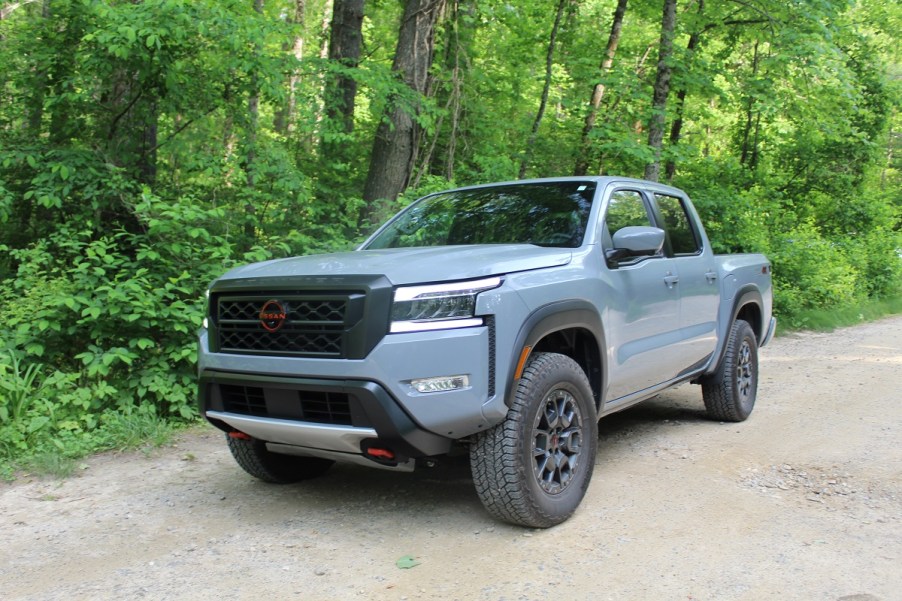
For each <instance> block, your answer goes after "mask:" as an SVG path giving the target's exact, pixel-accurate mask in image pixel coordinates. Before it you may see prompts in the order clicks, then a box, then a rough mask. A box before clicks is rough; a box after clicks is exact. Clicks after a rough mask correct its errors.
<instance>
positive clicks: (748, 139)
mask: <svg viewBox="0 0 902 601" xmlns="http://www.w3.org/2000/svg"><path fill="white" fill-rule="evenodd" d="M758 60H759V59H758V42H757V41H756V42H755V48H754V52H753V54H752V77H751V79H752V80H754V79H755V78H756V77H757V76H758ZM755 113H756V111H755V96H754V94H751V93H750V94H749V97H748V102H747V103H746V107H745V125H744V126H743V128H742V152H741V153H740V156H739V164H740V165H745V166H746V167H749V168H751V169H754V168H755V166H754V164H753V161H752V157H754V158H755V162H756V161H757V145H758V144H757V143H758V140H757V125H756V122H757V120H756V118H755ZM759 118H760V115H759ZM753 130H755V134H754V135H753V133H752V132H753Z"/></svg>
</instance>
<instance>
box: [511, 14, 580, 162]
mask: <svg viewBox="0 0 902 601" xmlns="http://www.w3.org/2000/svg"><path fill="white" fill-rule="evenodd" d="M567 1H568V0H559V2H558V5H557V14H555V16H554V25H553V26H552V27H551V38H550V39H549V40H548V52H547V53H546V54H545V84H544V85H543V86H542V98H541V100H540V101H539V110H538V111H537V112H536V118H535V120H534V121H533V122H532V131H531V132H530V133H529V139H528V140H527V142H526V149H525V150H524V152H523V160H521V161H520V173H519V175H518V177H519V178H520V179H523V177H524V176H525V175H526V166H527V165H528V164H529V160H530V159H531V158H532V148H533V146H534V145H535V143H536V136H537V135H538V133H539V127H540V126H541V125H542V118H543V117H544V116H545V107H546V106H547V105H548V93H549V91H550V90H551V73H552V69H553V67H554V48H555V45H556V44H557V33H558V29H560V26H561V17H562V16H563V15H564V7H565V6H566V5H567Z"/></svg>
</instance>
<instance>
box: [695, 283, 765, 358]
mask: <svg viewBox="0 0 902 601" xmlns="http://www.w3.org/2000/svg"><path fill="white" fill-rule="evenodd" d="M763 307H764V299H763V297H762V296H761V291H760V290H758V288H757V287H755V286H754V285H753V284H747V285H745V286H743V287H742V288H740V289H739V290H738V291H737V292H736V295H735V296H734V297H733V302H732V304H731V307H730V311H729V312H723V313H722V314H721V315H722V317H721V319H723V321H722V322H721V323H720V324H719V331H720V335H719V337H718V341H717V349H716V351H715V352H714V354H713V355H712V360H711V363H710V364H709V365H708V369H706V370H705V375H710V374H712V373H714V372H715V371H717V368H718V367H719V366H720V363H721V361H723V355H724V352H725V351H726V347H727V339H728V338H729V337H730V328H731V327H732V325H733V323H734V322H735V321H736V320H737V319H741V320H743V321H745V322H747V323H748V324H749V325H750V326H751V327H752V332H754V333H755V339H756V340H757V341H758V343H759V344H760V343H761V340H763V338H764V336H765V334H766V325H767V324H765V323H764V316H763V315H764V309H763Z"/></svg>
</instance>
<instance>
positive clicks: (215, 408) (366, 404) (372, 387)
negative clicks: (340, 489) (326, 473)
mask: <svg viewBox="0 0 902 601" xmlns="http://www.w3.org/2000/svg"><path fill="white" fill-rule="evenodd" d="M199 392H200V402H201V406H202V407H203V408H204V410H203V413H204V416H205V417H206V418H207V420H209V421H210V422H211V423H212V424H213V425H215V426H216V427H218V428H220V429H221V430H223V431H225V432H234V431H238V432H243V433H245V434H247V435H249V436H251V437H253V438H256V439H259V440H262V441H266V442H267V443H268V444H270V445H275V447H274V448H273V449H272V450H276V451H277V452H289V453H296V454H300V455H312V456H318V457H326V458H331V459H343V460H346V461H356V460H357V458H360V457H361V456H362V457H363V458H366V460H367V461H373V462H376V463H379V464H383V465H389V466H396V465H405V464H407V463H408V462H409V460H410V459H415V458H418V457H427V456H431V455H441V454H444V453H447V452H448V451H449V450H450V448H451V444H452V443H453V440H452V439H449V438H446V437H442V436H439V435H437V434H434V433H431V432H427V431H425V430H423V429H422V428H421V427H419V426H418V425H417V424H416V423H414V421H413V420H412V419H411V418H410V417H409V416H408V415H407V414H406V413H405V412H404V411H403V410H401V408H400V406H399V405H398V403H397V402H396V401H395V400H394V399H393V398H392V397H391V395H389V394H388V392H386V391H385V389H384V388H382V387H381V386H379V385H378V384H375V383H373V382H361V381H353V380H345V381H340V380H319V379H313V378H288V377H277V376H260V375H243V374H231V373H222V372H215V371H208V372H206V373H204V374H203V375H202V376H201V379H200V390H199ZM371 448H378V449H381V450H388V451H390V452H391V457H385V456H384V454H380V455H377V456H371V455H369V454H368V452H367V451H368V450H369V449H371Z"/></svg>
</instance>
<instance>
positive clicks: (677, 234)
mask: <svg viewBox="0 0 902 601" xmlns="http://www.w3.org/2000/svg"><path fill="white" fill-rule="evenodd" d="M655 200H656V201H657V203H658V210H659V211H660V213H661V217H662V218H663V220H664V224H663V225H664V230H665V231H666V232H667V238H668V240H670V248H671V250H672V251H673V254H674V255H694V254H696V253H697V252H699V251H700V250H701V245H700V244H699V241H698V237H696V235H695V230H693V229H692V223H691V222H690V221H689V215H688V213H686V207H685V205H684V204H683V201H682V200H681V199H679V198H676V197H675V196H667V195H666V194H655Z"/></svg>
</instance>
